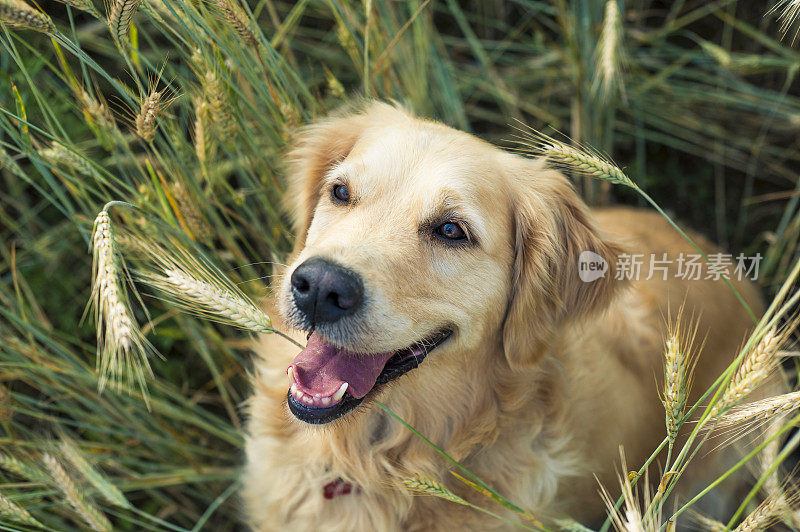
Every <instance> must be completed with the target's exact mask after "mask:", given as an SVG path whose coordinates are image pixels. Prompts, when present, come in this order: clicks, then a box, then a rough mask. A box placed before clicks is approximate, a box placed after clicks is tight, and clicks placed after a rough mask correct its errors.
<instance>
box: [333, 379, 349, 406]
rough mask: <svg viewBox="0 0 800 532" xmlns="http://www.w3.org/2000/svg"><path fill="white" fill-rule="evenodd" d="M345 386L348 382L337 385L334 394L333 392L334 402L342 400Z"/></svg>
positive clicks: (345, 389)
mask: <svg viewBox="0 0 800 532" xmlns="http://www.w3.org/2000/svg"><path fill="white" fill-rule="evenodd" d="M347 386H348V384H347V383H346V382H345V383H343V384H342V385H341V386H339V389H338V390H336V393H335V394H333V400H334V401H335V402H339V401H341V400H342V397H344V392H346V391H347Z"/></svg>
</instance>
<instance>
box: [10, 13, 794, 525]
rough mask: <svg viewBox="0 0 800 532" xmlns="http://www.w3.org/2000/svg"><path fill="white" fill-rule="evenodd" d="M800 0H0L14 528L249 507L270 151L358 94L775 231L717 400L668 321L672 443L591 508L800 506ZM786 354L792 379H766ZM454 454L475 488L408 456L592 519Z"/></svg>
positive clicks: (641, 192) (635, 194) (592, 181)
mask: <svg viewBox="0 0 800 532" xmlns="http://www.w3.org/2000/svg"><path fill="white" fill-rule="evenodd" d="M798 15H800V2H798V1H797V0H780V1H777V2H774V1H773V2H766V3H751V2H740V1H736V0H716V1H697V0H694V1H693V0H679V1H675V2H657V1H649V0H608V1H589V0H575V1H573V2H567V1H565V0H552V1H538V0H486V1H477V0H461V1H458V0H408V1H396V0H363V1H348V0H299V1H297V2H286V1H280V0H108V2H107V4H105V5H101V3H100V2H96V1H94V0H61V1H59V2H57V1H55V0H52V1H41V2H38V3H37V2H35V1H33V0H27V1H26V0H0V244H1V245H0V530H42V529H44V530H59V531H62V530H63V531H68V530H153V531H175V532H187V531H198V530H210V531H221V532H222V531H226V530H238V529H241V528H242V524H241V523H239V522H238V519H239V515H240V507H239V503H238V501H237V498H236V494H237V490H238V488H239V480H238V478H239V468H240V466H241V464H242V462H243V456H242V445H243V433H242V423H243V420H242V415H243V414H242V413H243V407H242V404H243V402H244V401H245V400H246V398H247V396H248V394H249V392H248V384H247V372H248V371H249V369H250V368H251V362H250V354H249V346H250V341H251V337H252V335H253V334H256V333H261V334H271V333H273V332H274V331H273V330H272V323H271V321H270V317H269V316H267V315H266V314H265V313H264V311H263V310H262V308H261V306H260V304H259V302H260V301H261V300H263V298H265V297H266V296H267V294H268V292H267V290H268V288H267V285H268V282H269V279H270V276H271V275H272V273H273V271H274V267H275V266H276V265H279V264H281V262H282V261H284V260H285V259H286V257H287V254H288V251H289V250H290V248H291V245H292V234H291V232H290V228H289V223H288V219H287V217H286V215H285V213H284V212H283V210H282V207H281V201H282V195H283V189H284V176H283V168H284V166H283V162H282V155H283V154H284V152H285V150H286V148H287V146H288V143H289V142H290V139H291V136H292V134H293V132H294V131H296V130H297V128H298V127H300V126H302V125H303V124H307V123H309V122H312V121H314V120H315V119H316V118H319V117H322V116H324V115H326V114H327V113H328V112H330V111H332V110H335V109H337V108H339V107H341V106H344V105H347V104H348V103H349V102H352V101H355V100H359V99H362V98H372V99H379V100H385V101H396V102H398V103H400V104H402V105H405V106H407V107H408V108H410V109H413V110H414V111H415V112H416V113H418V114H420V115H422V116H428V117H432V118H436V119H438V120H441V121H443V122H445V123H447V124H449V125H452V126H454V127H457V128H459V129H463V130H465V131H469V132H472V133H475V134H477V135H479V136H481V137H482V138H485V139H487V140H489V141H491V142H494V143H497V144H499V145H501V146H504V147H507V148H508V149H512V150H517V151H523V152H525V153H527V154H530V155H545V156H548V157H549V158H550V160H551V161H552V162H553V163H554V164H557V165H558V166H559V167H561V168H563V169H564V170H565V171H566V172H567V173H568V174H569V175H570V176H571V177H572V178H573V180H574V182H575V184H576V187H578V189H579V190H580V192H581V193H582V196H583V197H584V198H585V199H586V201H587V202H588V203H589V204H590V205H608V204H615V203H622V204H630V205H639V206H642V207H646V208H650V209H655V210H657V211H658V212H660V213H661V214H662V215H664V216H666V217H667V218H668V219H670V220H671V221H673V223H675V224H677V223H678V222H680V223H682V224H684V225H687V226H689V227H693V228H696V229H698V230H699V231H700V232H701V233H704V234H705V235H706V236H708V237H709V238H711V239H712V240H714V241H716V242H718V243H719V244H721V245H722V246H723V247H726V248H728V249H731V250H732V251H735V252H737V253H738V252H741V253H744V254H748V255H755V254H757V253H758V254H760V255H761V256H762V257H763V261H762V262H761V266H760V272H759V277H758V282H759V284H760V285H761V288H762V291H763V293H764V294H765V296H766V298H767V300H768V302H770V303H771V304H770V305H769V310H768V312H767V314H766V315H765V316H764V317H762V318H761V320H760V321H759V322H758V326H757V327H756V329H755V331H754V333H753V335H752V336H751V338H750V339H749V340H748V342H747V343H746V344H745V345H744V346H743V347H742V349H741V351H740V352H739V353H731V360H732V362H731V365H730V367H729V368H728V370H727V371H726V372H725V373H724V374H723V375H720V378H719V379H718V381H717V383H716V385H715V386H714V387H713V388H712V389H710V390H708V391H707V392H706V393H705V395H704V398H703V400H702V401H701V403H698V404H687V400H686V397H687V387H688V386H690V385H691V368H692V360H693V356H694V354H693V353H690V352H687V351H686V346H687V345H689V344H690V343H691V342H690V338H691V336H692V334H694V332H693V331H691V330H686V329H682V330H681V329H679V328H676V329H674V330H673V332H672V335H671V337H670V339H669V340H668V342H667V343H666V345H665V346H664V353H665V367H664V377H665V379H664V380H665V386H664V389H663V390H657V389H656V388H655V386H654V390H653V393H654V394H658V393H660V394H661V397H662V399H663V402H664V404H665V428H664V441H663V443H662V444H661V447H659V448H658V449H654V457H655V454H657V452H658V451H661V450H662V449H667V450H668V458H667V463H666V464H665V468H664V469H665V471H658V470H656V469H655V468H648V466H649V465H650V464H649V463H647V464H628V465H627V467H626V471H625V472H624V474H625V475H628V471H627V469H630V470H631V471H632V474H630V475H628V476H627V479H628V480H625V481H623V482H621V485H618V486H604V487H603V489H604V492H603V495H601V494H600V493H598V497H601V496H603V497H604V498H605V499H606V500H607V502H608V505H609V518H608V520H607V522H606V524H605V525H604V526H603V528H602V530H603V532H605V530H608V529H609V528H616V529H619V530H642V531H648V532H650V531H652V532H655V531H658V530H670V529H672V528H674V526H675V524H676V523H680V524H681V526H694V527H695V528H698V529H707V530H726V529H736V530H762V529H765V528H766V527H768V526H770V525H773V524H775V525H776V526H782V527H788V528H796V527H797V524H798V522H800V505H798V504H797V498H798V495H797V493H798V491H797V487H796V486H795V483H794V481H793V480H792V476H791V471H792V469H793V467H794V466H795V465H796V463H797V455H796V452H795V449H796V448H797V446H798V444H800V434H798V433H797V432H796V431H795V430H794V428H793V427H794V426H795V425H796V424H797V423H798V422H800V417H798V413H797V407H798V406H800V396H798V394H800V392H798V391H795V390H796V387H797V370H798V365H797V363H796V360H797V355H798V342H797V324H798V321H797V311H798V304H797V302H798V299H800V292H798V291H797V279H798V275H800V246H798V243H800V178H798V175H800V174H798V172H799V171H800V150H798V146H797V143H798V138H800V136H798V131H800V90H798V84H797V75H798V72H799V71H800V47H798V46H800V45H798V43H797V41H798V27H800V26H799V25H798V21H797V20H796V19H797V16H798ZM675 227H676V229H677V227H678V226H677V225H676V226H675ZM677 230H679V229H677ZM778 367H783V369H784V371H785V373H786V378H787V383H788V385H789V386H790V387H791V390H792V391H790V392H789V393H787V394H785V395H782V396H778V397H771V398H767V399H765V400H763V401H758V402H751V401H749V400H748V394H749V393H750V392H751V391H752V390H753V389H755V388H756V387H757V386H758V384H759V383H760V382H762V381H763V380H764V379H766V378H768V377H769V376H770V375H771V374H774V372H775V371H777V368H778ZM380 406H381V407H383V408H386V407H384V406H383V405H380ZM389 414H392V415H393V413H392V412H389ZM690 415H694V416H695V417H696V418H697V419H699V421H698V422H696V423H687V422H686V419H687V418H688V417H689V416H690ZM395 421H396V422H398V423H404V422H403V420H401V419H395ZM754 428H758V429H762V428H763V429H765V433H766V436H767V437H766V438H765V439H763V440H759V441H753V442H752V445H750V446H749V447H748V448H747V454H746V455H745V456H744V458H743V459H742V461H740V462H739V463H737V464H736V465H735V466H734V468H733V470H732V471H730V472H729V473H733V472H734V471H735V470H738V469H742V468H744V469H746V470H748V471H750V472H751V473H752V476H753V482H754V485H753V488H752V490H751V491H750V493H749V494H748V495H747V496H746V497H745V498H744V499H743V500H742V501H741V504H740V506H739V508H738V510H737V511H736V513H735V514H734V515H731V516H729V521H728V522H726V523H722V522H717V521H714V520H712V519H710V518H708V517H707V516H704V515H702V514H699V513H697V512H696V511H695V509H694V505H695V503H696V502H697V500H699V499H700V498H702V497H703V496H705V495H707V494H708V493H710V492H712V491H713V490H714V489H715V487H716V486H717V485H718V484H720V483H722V482H724V481H725V477H720V478H719V479H717V480H716V481H715V482H714V483H712V484H711V485H709V486H708V488H707V489H706V490H704V491H703V492H701V494H700V495H699V496H698V497H697V498H695V499H693V500H690V501H682V502H681V504H680V505H678V506H676V507H673V506H671V505H670V506H667V505H664V504H663V501H664V499H665V498H666V497H667V496H668V495H669V493H670V492H671V491H672V489H673V488H674V486H675V485H676V483H678V482H680V476H681V473H682V472H683V469H684V468H685V466H686V465H687V464H688V463H690V462H691V461H692V460H695V459H698V457H697V456H696V451H697V449H698V447H699V445H700V444H701V443H702V442H704V441H705V440H706V439H707V438H709V437H711V436H712V435H713V434H714V433H721V434H723V438H724V439H725V440H726V444H727V442H729V441H732V440H737V439H738V440H740V441H750V440H748V436H749V435H751V434H753V432H754V431H753V429H754ZM408 429H409V430H412V431H413V430H414V429H413V427H408ZM418 436H419V437H421V438H424V434H418ZM679 436H685V437H686V439H685V442H684V441H683V440H681V439H680V438H679ZM751 439H752V438H751ZM679 440H680V441H681V442H680V443H678V442H679ZM428 443H429V444H430V445H435V442H428ZM448 458H449V457H447V456H446V455H444V456H443V457H442V459H443V460H447V459H448ZM451 460H452V459H451ZM452 465H453V468H452V469H453V473H454V475H456V477H457V478H458V479H459V480H460V481H462V482H464V483H466V484H467V485H469V486H471V487H472V488H474V489H476V490H478V491H479V492H481V493H483V494H484V495H486V499H485V504H484V505H482V506H479V507H478V506H475V505H473V504H471V503H468V502H466V501H465V500H463V499H461V498H460V497H458V496H457V495H455V494H453V493H451V492H450V491H448V489H447V488H446V487H445V486H444V485H443V484H442V483H441V482H439V480H438V479H427V478H419V477H417V478H410V479H408V481H407V483H406V485H407V487H408V489H410V490H412V491H414V492H416V493H419V494H420V496H438V497H443V498H445V499H448V500H449V501H451V502H452V503H453V504H463V505H466V506H468V507H469V508H465V511H482V512H488V513H490V514H492V515H495V516H497V518H498V519H505V520H507V521H509V522H511V523H513V524H514V526H517V527H520V528H526V529H534V530H580V531H585V530H589V529H588V528H586V527H585V526H584V525H583V524H580V523H577V522H575V521H572V520H569V519H560V520H552V519H548V518H547V517H546V516H534V515H531V514H529V513H528V512H527V511H526V510H525V509H524V508H519V507H517V506H516V505H515V504H514V501H508V500H506V499H504V498H503V497H502V494H498V493H496V492H494V490H492V488H491V486H488V485H485V484H484V483H483V482H482V481H481V479H479V478H475V477H473V476H472V474H471V473H470V472H469V471H467V470H465V469H464V468H463V466H461V465H460V464H458V463H457V462H455V461H453V464H452ZM621 474H622V472H621ZM648 475H649V478H650V480H655V482H654V484H655V485H656V486H657V487H658V489H657V491H656V492H655V493H652V494H649V495H648V496H645V497H639V496H638V495H637V491H639V488H641V487H642V486H643V485H644V484H645V482H644V479H645V478H646V477H648ZM640 481H641V482H640ZM643 501H644V502H643Z"/></svg>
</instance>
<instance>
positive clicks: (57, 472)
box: [43, 453, 113, 532]
mask: <svg viewBox="0 0 800 532" xmlns="http://www.w3.org/2000/svg"><path fill="white" fill-rule="evenodd" d="M43 461H44V465H45V467H46V468H47V471H48V472H49V473H50V478H51V481H52V483H53V485H54V486H55V487H56V488H58V490H59V491H60V492H61V494H62V495H63V496H64V498H65V499H66V500H67V502H69V504H70V506H72V509H73V510H75V513H77V514H78V515H79V516H80V517H81V519H83V521H84V523H86V524H87V525H88V526H89V527H90V528H91V529H92V530H96V531H97V532H110V531H111V530H113V527H112V526H111V523H110V522H109V520H108V518H107V517H106V516H105V514H103V512H101V511H100V509H99V508H98V507H97V506H96V505H95V504H94V503H93V502H92V501H90V500H89V499H87V498H86V497H85V496H84V495H83V490H81V489H79V488H78V486H77V485H76V484H75V482H74V481H73V480H72V478H71V477H70V476H69V475H68V474H67V471H66V470H65V469H64V466H62V465H61V463H60V462H59V461H58V460H57V459H56V458H55V457H53V455H51V454H49V453H45V455H44V457H43Z"/></svg>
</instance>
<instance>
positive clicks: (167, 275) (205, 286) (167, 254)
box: [138, 242, 275, 333]
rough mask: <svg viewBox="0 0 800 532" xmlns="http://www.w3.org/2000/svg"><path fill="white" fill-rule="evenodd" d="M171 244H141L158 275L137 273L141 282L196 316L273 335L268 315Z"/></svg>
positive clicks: (217, 273) (222, 277)
mask: <svg viewBox="0 0 800 532" xmlns="http://www.w3.org/2000/svg"><path fill="white" fill-rule="evenodd" d="M173 243H174V242H173ZM174 244H175V245H174V249H172V250H170V251H167V250H166V249H164V248H162V247H160V246H158V245H155V244H150V243H142V244H141V248H142V249H143V250H144V251H145V253H147V254H148V255H149V257H150V258H151V259H152V260H153V262H154V263H155V265H156V269H157V270H159V272H160V273H152V272H139V274H138V276H139V278H140V279H141V280H142V281H143V282H145V283H147V284H149V285H150V286H152V287H153V288H155V289H156V290H158V291H159V292H160V293H161V294H162V295H163V296H164V298H165V299H166V300H168V301H170V302H171V303H173V304H175V305H177V306H179V307H180V308H182V309H184V310H185V311H187V312H189V313H191V314H194V315H196V316H200V317H203V318H208V319H212V320H215V321H218V322H221V323H225V324H228V325H233V326H234V327H239V328H241V329H245V330H248V331H252V332H258V333H271V332H275V330H274V329H273V328H272V322H271V321H270V319H269V316H267V314H266V313H265V312H264V311H263V310H261V309H260V308H259V307H258V305H256V304H255V303H254V302H253V301H252V300H251V299H250V298H249V297H247V295H245V294H244V293H243V292H242V291H241V290H240V289H239V288H238V287H237V286H236V285H235V284H234V283H233V282H231V281H230V279H228V278H227V277H226V276H225V275H224V274H222V273H221V272H220V271H218V270H217V269H216V268H215V267H214V266H213V265H211V264H210V263H208V262H206V261H201V260H200V259H197V258H195V257H194V256H192V254H190V253H189V252H188V251H187V250H186V249H184V248H183V247H181V246H180V245H179V244H177V243H174Z"/></svg>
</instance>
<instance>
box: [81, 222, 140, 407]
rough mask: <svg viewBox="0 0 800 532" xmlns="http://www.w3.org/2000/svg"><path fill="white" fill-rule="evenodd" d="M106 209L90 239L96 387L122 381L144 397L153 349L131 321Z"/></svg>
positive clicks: (119, 260) (122, 266)
mask: <svg viewBox="0 0 800 532" xmlns="http://www.w3.org/2000/svg"><path fill="white" fill-rule="evenodd" d="M107 208H108V206H106V209H107ZM106 209H103V211H101V212H100V214H98V215H97V219H96V220H95V223H94V235H93V236H92V251H93V279H92V301H93V304H94V311H95V316H96V319H97V348H98V358H97V365H98V371H99V373H100V381H99V386H100V389H102V388H103V387H104V386H105V384H106V382H111V383H113V384H115V385H117V386H119V385H121V384H122V382H123V381H125V380H128V381H136V382H137V383H138V385H139V387H140V388H141V390H142V392H143V393H145V392H146V388H145V374H146V373H147V374H150V373H151V370H150V364H149V361H148V356H149V354H150V352H152V351H153V348H152V347H151V346H150V344H149V342H147V340H146V339H145V338H144V335H143V334H142V332H141V330H140V329H139V326H138V325H137V323H136V321H135V320H134V318H133V313H132V310H131V308H130V303H129V300H128V297H127V293H126V291H125V288H124V279H123V276H124V272H123V271H124V264H123V263H122V259H121V257H120V255H119V252H118V250H117V245H116V242H115V240H114V227H113V225H112V223H111V217H110V216H109V215H108V212H107V210H106Z"/></svg>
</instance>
